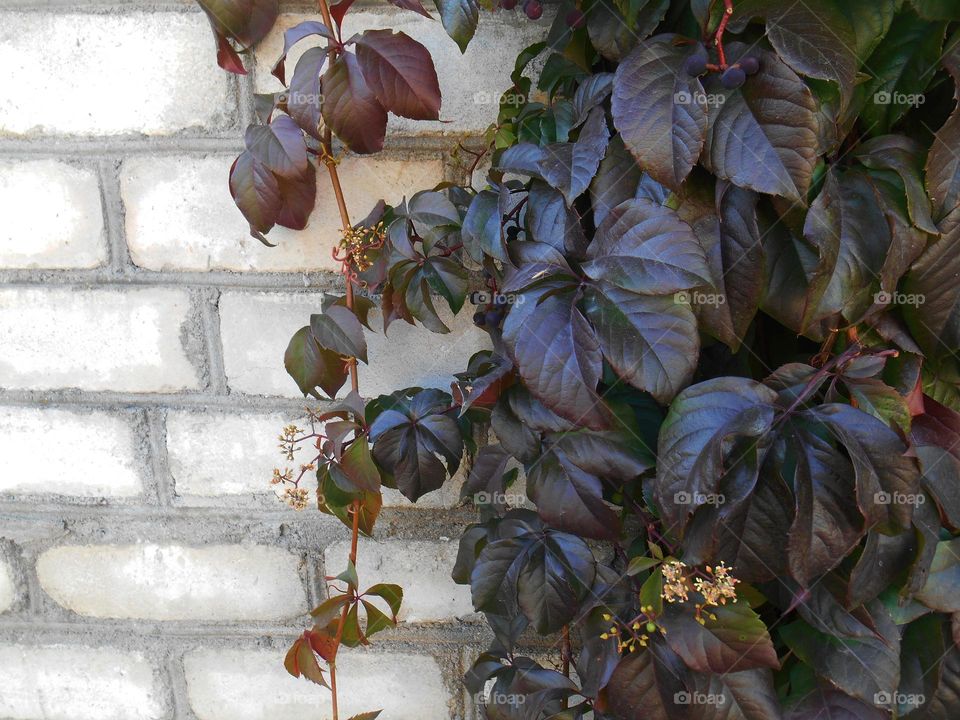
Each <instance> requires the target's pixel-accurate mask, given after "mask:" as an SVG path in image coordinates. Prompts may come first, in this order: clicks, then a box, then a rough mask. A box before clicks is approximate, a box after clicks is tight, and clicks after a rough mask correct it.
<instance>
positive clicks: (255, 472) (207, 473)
mask: <svg viewBox="0 0 960 720" xmlns="http://www.w3.org/2000/svg"><path fill="white" fill-rule="evenodd" d="M288 422H290V418H288V417H286V416H284V415H281V414H279V413H273V414H256V415H253V414H244V415H241V414H239V413H213V414H207V413H192V412H177V411H171V412H169V413H167V454H168V456H169V459H170V472H171V473H172V474H173V479H174V482H175V483H176V488H177V494H178V495H179V496H181V497H183V498H185V499H186V500H187V501H188V502H191V503H192V502H194V501H198V500H202V499H203V498H216V497H219V496H223V495H249V496H253V495H273V494H274V493H273V490H272V487H271V485H270V477H271V475H272V474H273V468H275V467H278V466H280V465H282V464H283V461H284V458H283V456H282V455H281V453H280V450H279V449H278V448H277V444H278V441H277V436H278V435H279V434H280V431H281V429H282V428H283V426H284V425H285V424H287V423H288ZM308 451H309V448H305V449H304V450H303V451H302V453H303V454H304V456H305V455H306V453H307V452H308ZM303 462H307V460H306V459H304V460H303Z"/></svg>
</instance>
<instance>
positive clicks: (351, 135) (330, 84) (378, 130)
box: [321, 6, 387, 155]
mask: <svg viewBox="0 0 960 720" xmlns="http://www.w3.org/2000/svg"><path fill="white" fill-rule="evenodd" d="M334 7H336V6H334ZM321 84H322V87H323V108H322V114H323V120H324V122H325V123H326V124H327V126H328V127H329V128H330V129H331V130H333V132H334V134H335V135H336V136H337V137H338V138H340V139H341V140H343V142H344V143H346V145H347V147H349V148H350V149H351V150H353V151H354V152H356V153H360V154H361V155H368V154H370V153H375V152H379V151H380V150H382V149H383V140H384V138H385V137H386V133H387V111H386V110H384V108H383V105H381V104H380V101H379V100H377V97H376V95H375V94H374V92H373V90H372V89H371V88H370V86H369V85H368V84H367V82H366V80H364V77H363V73H362V72H361V71H360V65H359V64H358V63H357V57H356V55H354V54H353V53H349V52H345V53H342V54H341V55H340V57H338V58H337V60H336V62H334V63H333V64H332V65H330V66H329V67H328V68H327V71H326V72H325V73H324V74H323V80H322V83H321Z"/></svg>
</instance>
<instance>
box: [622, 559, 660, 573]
mask: <svg viewBox="0 0 960 720" xmlns="http://www.w3.org/2000/svg"><path fill="white" fill-rule="evenodd" d="M661 562H662V561H661V560H657V558H652V557H646V556H644V555H640V556H638V557H635V558H630V563H629V565H627V575H631V576H632V575H639V574H640V573H642V572H645V571H647V570H649V569H650V568H653V567H656V566H657V565H659V564H660V563H661Z"/></svg>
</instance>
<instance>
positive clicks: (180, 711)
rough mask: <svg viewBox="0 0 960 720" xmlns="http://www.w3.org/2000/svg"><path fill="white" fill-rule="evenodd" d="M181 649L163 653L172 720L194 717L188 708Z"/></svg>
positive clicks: (171, 649)
mask: <svg viewBox="0 0 960 720" xmlns="http://www.w3.org/2000/svg"><path fill="white" fill-rule="evenodd" d="M183 655H184V653H183V649H182V648H170V649H169V650H167V652H166V653H164V658H163V669H164V673H165V675H166V678H165V679H166V681H167V682H166V684H167V686H168V688H169V690H170V697H171V699H172V701H173V702H172V707H173V720H192V719H193V718H195V717H196V716H195V715H194V714H193V709H192V708H191V707H190V695H189V689H188V687H187V675H186V670H185V669H184V667H183Z"/></svg>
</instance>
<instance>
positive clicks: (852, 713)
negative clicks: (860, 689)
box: [785, 683, 890, 720]
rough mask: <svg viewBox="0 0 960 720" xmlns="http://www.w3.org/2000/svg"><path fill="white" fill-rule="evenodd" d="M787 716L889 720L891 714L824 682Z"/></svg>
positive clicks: (795, 718) (806, 719)
mask: <svg viewBox="0 0 960 720" xmlns="http://www.w3.org/2000/svg"><path fill="white" fill-rule="evenodd" d="M785 717H786V720H827V718H829V720H887V719H888V718H889V717H890V716H889V714H888V713H886V712H885V711H883V710H881V709H880V708H876V707H873V706H872V705H867V704H864V703H862V702H860V701H859V700H854V699H853V698H852V697H850V696H849V695H847V694H846V693H842V692H840V691H839V690H836V689H834V688H832V687H829V686H828V685H826V684H825V683H824V684H823V685H821V686H819V687H817V688H815V689H814V690H813V691H812V692H810V693H809V694H807V695H806V697H804V698H803V699H802V700H801V701H800V702H799V703H798V704H797V705H796V706H795V707H793V708H791V709H790V710H788V711H787V714H786V716H785Z"/></svg>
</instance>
